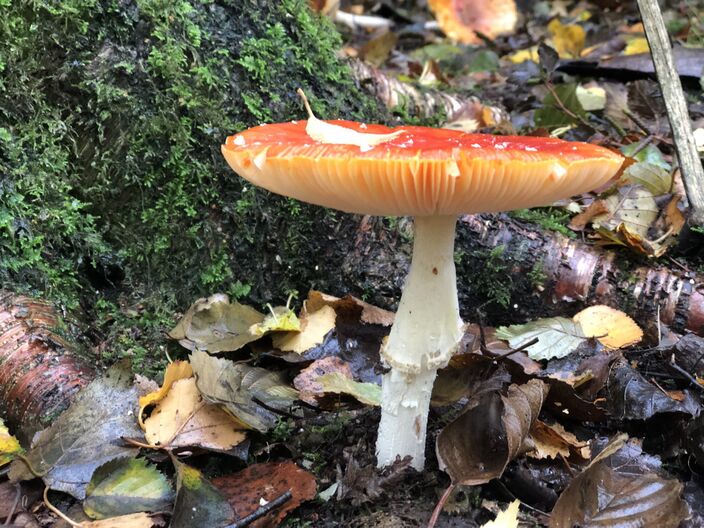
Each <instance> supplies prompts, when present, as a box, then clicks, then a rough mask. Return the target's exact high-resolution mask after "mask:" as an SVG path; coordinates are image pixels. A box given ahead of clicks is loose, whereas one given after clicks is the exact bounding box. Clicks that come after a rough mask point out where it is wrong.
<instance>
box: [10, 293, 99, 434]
mask: <svg viewBox="0 0 704 528" xmlns="http://www.w3.org/2000/svg"><path fill="white" fill-rule="evenodd" d="M58 325H59V317H58V316H57V314H56V311H55V310H54V309H53V308H52V307H51V306H50V305H49V304H47V303H45V302H43V301H40V300H36V299H31V298H29V297H23V296H15V295H13V294H11V293H8V292H2V291H0V416H2V417H3V418H4V419H5V420H7V423H8V425H9V426H10V427H12V428H13V429H14V430H15V433H16V434H17V436H18V437H19V438H20V440H22V441H23V442H24V443H25V445H26V444H27V443H28V442H29V441H30V440H31V438H32V436H34V433H35V432H37V431H40V430H41V429H44V428H45V427H46V426H47V425H49V423H51V421H52V420H53V419H54V418H55V417H56V416H58V415H59V414H60V413H61V412H62V411H63V410H64V409H66V408H67V407H68V405H69V403H70V401H71V398H72V397H73V395H74V394H76V393H77V392H78V391H79V390H80V389H81V388H83V387H84V386H85V385H86V384H88V383H89V382H90V381H91V380H92V379H93V377H94V375H95V372H94V370H93V368H92V367H90V366H89V365H88V363H87V362H86V361H85V360H83V359H82V358H81V357H80V356H78V355H77V353H76V352H77V351H76V347H75V346H74V345H72V344H71V343H70V342H69V341H67V340H66V339H64V338H63V337H61V336H60V335H59V334H58V333H57V331H56V328H57V326H58Z"/></svg>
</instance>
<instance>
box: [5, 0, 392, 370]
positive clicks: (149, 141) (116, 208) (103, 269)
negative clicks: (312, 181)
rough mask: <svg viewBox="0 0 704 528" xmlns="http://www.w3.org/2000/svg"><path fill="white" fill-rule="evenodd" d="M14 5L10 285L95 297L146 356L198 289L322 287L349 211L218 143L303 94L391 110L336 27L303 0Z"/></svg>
mask: <svg viewBox="0 0 704 528" xmlns="http://www.w3.org/2000/svg"><path fill="white" fill-rule="evenodd" d="M6 7H7V8H6V9H5V10H4V11H3V17H2V18H0V41H2V42H3V46H2V47H0V70H1V74H0V251H1V254H0V258H1V260H2V266H0V280H1V281H2V284H3V285H4V286H5V287H10V288H14V289H16V290H22V291H32V292H34V293H37V294H40V295H44V296H48V297H49V298H51V299H54V300H57V301H59V302H61V303H63V304H66V305H69V306H72V307H77V306H79V304H80V305H81V306H82V307H83V308H85V309H86V310H88V312H89V314H90V315H93V316H97V317H99V318H100V317H102V318H103V319H102V320H99V321H98V326H99V327H100V329H101V330H102V331H103V335H102V336H101V337H102V338H108V339H110V340H112V342H113V343H114V344H116V347H117V348H119V349H121V350H125V349H132V350H133V351H135V350H137V349H136V348H135V343H136V342H139V341H142V342H144V343H146V342H147V341H146V337H144V336H149V335H152V334H153V333H155V331H156V329H157V328H158V329H159V330H160V331H163V330H164V329H166V328H168V326H169V325H170V324H171V323H172V322H173V319H174V314H175V312H176V311H177V310H179V309H180V310H185V308H186V307H187V306H188V305H189V304H190V303H191V302H192V301H193V300H194V299H195V298H197V297H198V296H202V295H206V294H209V293H212V292H214V291H225V292H229V293H231V294H233V295H234V296H236V297H238V296H248V297H249V299H248V300H249V301H250V302H252V303H254V304H263V303H265V302H268V301H274V302H275V301H277V299H285V292H287V291H291V290H298V291H307V289H308V288H309V287H310V286H314V285H316V281H317V282H318V286H321V284H320V283H319V279H317V276H316V273H315V272H314V270H313V267H312V266H310V265H309V264H310V262H311V261H313V260H314V259H317V258H319V257H320V255H321V253H322V250H321V246H322V245H324V244H325V243H326V242H327V240H329V239H331V237H333V236H335V233H336V230H338V229H339V228H340V224H341V223H344V222H345V221H349V220H347V218H348V217H346V216H343V215H338V214H337V213H331V212H329V211H325V210H324V209H322V208H317V207H309V206H306V205H302V204H299V203H293V202H291V201H288V200H286V199H282V198H279V197H275V196H273V195H271V194H269V193H267V192H265V191H261V190H258V189H253V188H252V187H251V186H249V185H248V184H245V183H244V182H243V181H242V180H240V179H239V178H238V177H237V176H236V175H235V174H234V173H233V172H232V171H231V170H230V169H229V168H228V167H227V165H226V163H225V162H224V160H223V159H222V156H221V154H220V152H219V150H220V145H221V143H222V142H223V140H224V139H225V137H226V136H228V135H230V134H233V133H235V132H237V131H240V130H242V129H244V128H246V127H248V126H252V125H256V124H259V123H261V122H263V121H283V120H289V119H295V118H302V117H304V115H305V114H304V111H303V108H302V106H301V104H300V101H299V100H298V98H297V95H296V93H295V90H296V88H299V87H301V88H303V89H304V90H305V91H306V93H307V94H308V95H309V97H310V99H311V102H312V104H313V106H314V108H315V109H316V111H317V112H318V114H319V115H321V116H322V117H341V118H351V119H360V120H365V121H381V122H384V121H389V120H391V119H392V117H391V115H390V114H388V113H387V112H386V111H385V110H384V109H383V108H380V107H379V106H378V104H377V102H376V101H374V100H373V99H371V98H370V97H369V96H368V95H366V94H365V93H364V92H362V91H360V89H359V88H358V87H356V86H355V84H354V83H353V81H352V80H351V76H350V73H349V71H348V69H347V67H346V66H345V64H344V63H342V62H340V61H339V60H338V58H337V57H336V55H335V53H334V50H335V49H337V48H338V47H339V46H340V40H339V37H338V35H337V33H336V31H335V30H334V28H333V27H332V25H331V24H330V22H329V21H328V20H326V19H321V18H319V17H318V16H317V15H314V14H313V13H311V12H310V10H309V9H308V8H307V3H306V2H305V0H281V1H277V2H257V1H255V0H219V1H217V2H215V1H202V0H176V1H173V0H128V1H126V2H125V1H122V0H64V1H62V2H48V3H47V2H32V1H30V0H17V1H16V2H12V3H11V4H10V5H9V6H6ZM101 298H104V299H107V300H108V301H109V305H110V306H112V307H113V310H112V311H110V310H106V309H105V308H104V306H101V305H100V304H99V303H98V301H99V300H100V299H101ZM137 304H139V306H140V308H139V311H138V314H139V315H137V316H135V317H131V316H126V315H125V313H127V312H129V311H130V310H131V307H132V306H135V305H137ZM123 324H124V326H122V325H123ZM135 328H136V329H137V330H135ZM134 336H138V337H136V338H135V337H134ZM162 340H163V339H162V338H161V337H159V339H158V341H162ZM118 345H119V346H118ZM143 348H144V350H142V351H139V353H140V354H142V353H143V354H144V355H145V356H149V355H157V356H160V354H159V353H158V351H154V350H149V346H148V345H146V344H144V346H143ZM118 353H122V352H118ZM135 353H136V352H135Z"/></svg>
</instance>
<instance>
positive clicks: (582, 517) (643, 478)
mask: <svg viewBox="0 0 704 528" xmlns="http://www.w3.org/2000/svg"><path fill="white" fill-rule="evenodd" d="M629 469H631V468H629ZM681 492H682V484H681V483H680V482H678V481H676V480H666V479H663V478H661V477H659V476H658V475H657V474H655V473H649V472H644V473H643V474H634V473H633V472H631V471H623V472H621V471H620V470H619V468H618V467H616V468H612V467H609V465H608V463H607V461H606V460H604V458H602V457H597V460H595V462H593V463H592V464H591V465H589V467H587V469H585V470H584V471H583V472H582V473H580V474H579V475H577V476H576V477H575V478H574V479H573V480H572V482H570V484H569V486H567V489H566V490H565V491H564V492H563V493H562V495H560V498H559V499H558V501H557V503H556V504H555V508H554V509H553V511H552V514H551V515H550V528H572V527H573V526H590V527H604V528H632V527H634V526H653V527H655V526H657V528H677V526H679V525H680V523H681V522H682V521H683V520H684V519H685V518H687V516H688V514H689V510H688V508H687V505H686V504H685V502H684V501H683V500H682V499H681V498H680V494H681Z"/></svg>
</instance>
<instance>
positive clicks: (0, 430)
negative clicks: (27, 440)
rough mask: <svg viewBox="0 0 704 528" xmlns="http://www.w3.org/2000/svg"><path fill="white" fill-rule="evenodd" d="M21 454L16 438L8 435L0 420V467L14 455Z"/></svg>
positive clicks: (20, 447)
mask: <svg viewBox="0 0 704 528" xmlns="http://www.w3.org/2000/svg"><path fill="white" fill-rule="evenodd" d="M22 452H23V449H22V446H21V445H20V443H19V442H18V441H17V438H15V437H14V436H12V435H11V434H10V431H8V430H7V427H5V424H4V423H3V421H2V420H0V467H2V466H4V465H5V464H7V463H8V462H11V461H12V460H13V459H14V458H15V455H18V454H20V453H22Z"/></svg>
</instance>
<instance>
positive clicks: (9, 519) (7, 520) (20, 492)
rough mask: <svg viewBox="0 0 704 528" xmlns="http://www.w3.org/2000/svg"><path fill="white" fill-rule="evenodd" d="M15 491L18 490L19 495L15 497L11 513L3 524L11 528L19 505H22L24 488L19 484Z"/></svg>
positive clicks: (16, 485)
mask: <svg viewBox="0 0 704 528" xmlns="http://www.w3.org/2000/svg"><path fill="white" fill-rule="evenodd" d="M15 489H16V490H17V493H16V495H15V500H14V502H13V503H12V507H11V508H10V511H8V512H7V517H6V518H5V522H4V523H3V526H9V525H10V524H11V521H12V517H13V516H14V515H15V510H16V509H17V505H18V504H19V503H20V499H21V498H22V488H21V487H20V485H19V484H15Z"/></svg>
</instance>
